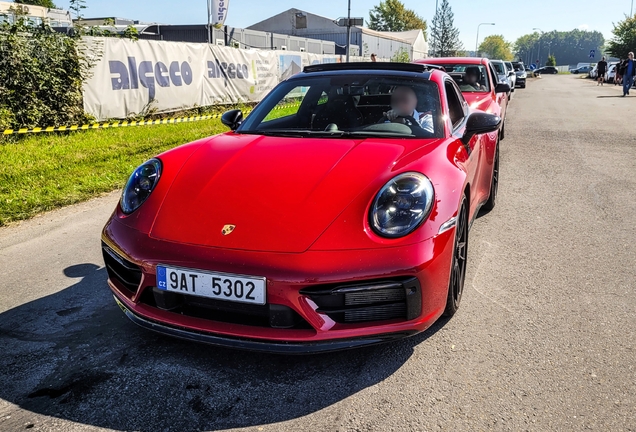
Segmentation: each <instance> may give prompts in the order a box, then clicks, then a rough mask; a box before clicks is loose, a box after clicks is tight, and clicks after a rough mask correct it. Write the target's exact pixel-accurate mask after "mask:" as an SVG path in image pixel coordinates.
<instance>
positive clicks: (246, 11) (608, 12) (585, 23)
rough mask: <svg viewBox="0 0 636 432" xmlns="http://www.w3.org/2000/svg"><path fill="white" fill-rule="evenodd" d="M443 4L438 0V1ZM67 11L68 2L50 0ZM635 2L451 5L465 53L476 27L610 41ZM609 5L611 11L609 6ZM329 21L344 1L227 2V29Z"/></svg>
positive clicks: (181, 19) (170, 2) (96, 12)
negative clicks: (296, 14) (306, 17)
mask: <svg viewBox="0 0 636 432" xmlns="http://www.w3.org/2000/svg"><path fill="white" fill-rule="evenodd" d="M439 1H440V2H441V0H439ZM54 2H55V4H56V5H57V6H58V7H62V8H65V9H67V8H68V4H69V1H68V0H54ZM402 2H403V3H404V5H405V6H406V7H407V8H409V9H413V10H414V11H415V12H416V13H417V14H418V15H420V16H421V17H422V18H424V19H425V20H426V21H427V22H428V23H429V25H430V22H431V21H432V19H433V15H434V14H435V0H402ZM379 3H380V0H351V16H352V17H364V18H365V21H366V20H368V19H369V10H370V9H371V8H373V6H376V5H377V4H379ZM632 3H633V0H614V1H612V2H609V3H607V4H604V3H602V2H601V3H599V2H598V1H591V0H521V1H515V0H505V1H504V0H450V5H451V8H452V10H453V13H454V14H455V27H457V28H459V30H460V38H461V40H462V42H463V44H464V48H465V49H466V50H469V51H470V50H474V49H475V43H476V36H477V26H478V24H479V23H486V22H487V23H495V25H494V26H490V25H482V26H481V27H480V30H479V41H480V42H481V41H483V38H484V37H486V36H488V35H493V34H500V35H503V36H504V38H505V39H506V40H508V41H510V42H514V41H515V40H516V39H517V38H518V37H519V36H522V35H524V34H528V33H532V31H533V28H539V29H541V30H542V31H544V32H548V31H552V30H559V31H568V30H573V29H576V28H579V29H584V30H590V31H591V30H597V31H600V32H601V33H603V35H604V36H605V38H606V39H610V38H611V37H612V29H613V24H612V23H615V22H618V21H621V20H622V19H624V18H625V16H626V14H629V13H630V8H631V7H632ZM206 4H207V3H206V0H86V6H87V8H86V9H85V10H84V17H86V18H89V17H102V16H116V17H119V18H129V19H134V20H140V21H145V22H158V23H162V24H203V23H205V22H207V18H206V13H207V6H206ZM610 5H611V6H610ZM293 7H294V8H297V9H301V10H304V11H306V12H311V13H314V14H317V15H322V16H326V17H329V18H334V19H336V18H338V17H346V16H347V2H345V1H344V0H338V1H337V0H322V1H319V2H316V1H315V0H311V1H310V0H294V1H291V0H279V1H276V2H273V1H265V0H229V11H228V17H227V20H226V24H227V25H229V26H232V27H239V28H245V27H248V26H250V25H252V24H255V23H257V22H259V21H261V20H263V19H265V18H268V17H270V16H272V15H276V14H277V13H279V12H283V11H285V10H287V9H290V8H293Z"/></svg>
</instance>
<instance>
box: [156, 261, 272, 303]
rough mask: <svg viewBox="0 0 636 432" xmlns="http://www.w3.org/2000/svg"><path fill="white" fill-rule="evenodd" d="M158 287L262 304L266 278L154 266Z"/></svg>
mask: <svg viewBox="0 0 636 432" xmlns="http://www.w3.org/2000/svg"><path fill="white" fill-rule="evenodd" d="M157 288H159V289H160V290H164V291H170V292H176V293H180V294H189V295H194V296H199V297H207V298H212V299H217V300H226V301H233V302H240V303H253V304H260V305H264V304H265V300H266V299H265V278H259V277H252V276H242V275H235V274H228V273H216V272H208V271H201V270H190V269H184V268H176V267H168V266H163V265H158V266H157Z"/></svg>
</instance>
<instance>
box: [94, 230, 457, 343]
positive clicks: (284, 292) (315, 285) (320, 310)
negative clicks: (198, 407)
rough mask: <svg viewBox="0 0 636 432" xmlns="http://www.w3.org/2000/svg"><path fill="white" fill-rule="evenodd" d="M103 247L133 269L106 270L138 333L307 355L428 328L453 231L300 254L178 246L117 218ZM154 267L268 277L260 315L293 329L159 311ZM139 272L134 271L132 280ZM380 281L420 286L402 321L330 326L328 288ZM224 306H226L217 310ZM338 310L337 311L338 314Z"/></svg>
mask: <svg viewBox="0 0 636 432" xmlns="http://www.w3.org/2000/svg"><path fill="white" fill-rule="evenodd" d="M102 239H103V242H104V244H105V248H107V249H110V250H112V251H114V252H115V253H116V255H117V256H119V257H121V261H122V262H123V263H128V265H129V266H130V269H129V270H130V271H128V270H126V268H124V267H122V268H121V269H123V271H121V270H119V271H118V273H117V272H116V273H112V272H111V270H112V269H111V268H110V267H109V266H108V265H107V269H108V270H109V280H108V284H109V286H110V288H111V290H112V291H113V294H114V295H115V298H116V300H117V303H118V304H119V305H120V307H121V308H122V310H123V311H124V313H125V314H126V315H127V316H128V317H129V318H130V319H131V320H132V321H133V322H135V323H137V324H138V325H140V326H142V327H145V328H147V329H150V330H154V331H157V332H160V333H164V334H167V335H170V336H174V337H179V338H183V339H189V340H194V341H198V342H206V343H211V344H215V345H224V346H229V347H234V348H240V349H247V350H254V351H267V352H281V353H311V352H321V351H333V350H341V349H347V348H355V347H360V346H364V345H371V344H376V343H381V342H385V341H388V340H392V339H397V338H402V337H405V336H409V335H412V334H415V333H418V332H420V331H423V330H425V329H426V328H428V327H429V326H430V325H432V324H433V323H434V322H435V321H436V320H437V318H439V316H440V315H441V314H442V312H443V310H444V307H445V305H446V296H447V290H448V279H449V273H450V263H451V258H452V245H453V239H454V229H450V230H448V231H446V232H444V233H442V234H439V235H438V236H436V237H434V238H432V239H429V240H427V241H424V242H421V243H419V244H415V245H410V246H405V247H396V248H380V249H375V250H358V251H307V252H304V253H301V254H280V253H262V252H261V253H255V252H249V251H238V250H223V249H218V248H209V247H199V246H193V245H179V244H174V243H169V242H165V241H159V240H155V239H152V238H150V237H149V236H148V235H145V234H142V233H140V232H138V231H136V230H134V229H132V228H130V227H128V226H126V225H124V224H122V223H121V222H119V221H117V220H115V219H111V220H110V221H109V222H108V224H107V225H106V227H105V228H104V232H103V236H102ZM109 259H110V258H109ZM158 263H162V264H166V265H175V266H180V267H188V268H192V269H201V270H212V271H221V272H226V273H237V274H249V275H258V276H264V277H266V278H267V305H266V306H267V307H269V312H267V311H265V312H267V313H270V314H271V313H272V310H275V312H276V313H281V314H282V315H277V317H281V316H283V317H284V316H293V318H292V323H295V324H297V325H291V326H290V325H287V324H289V322H286V321H285V320H283V325H282V326H278V325H277V324H276V323H277V322H279V321H277V320H278V318H275V319H272V316H271V315H270V316H269V320H268V319H264V320H261V321H258V323H256V322H255V323H252V322H251V321H250V322H243V321H241V320H238V318H237V317H239V313H243V311H238V312H236V313H233V312H232V311H229V312H228V310H225V311H220V312H219V311H217V310H209V311H207V310H203V312H204V313H203V314H201V313H198V314H193V315H188V313H184V312H183V311H179V310H170V308H162V307H160V306H161V304H160V303H156V302H153V301H152V300H151V301H148V299H150V298H151V297H152V295H153V293H154V292H156V289H154V287H155V285H156V276H155V269H156V265H157V264H158ZM107 264H108V263H107ZM136 269H139V273H135V272H136V271H137V270H136ZM124 273H125V274H124ZM377 281H382V283H385V284H386V281H397V283H403V284H405V285H406V284H408V283H411V282H409V281H415V282H413V283H411V285H409V287H410V289H411V290H412V289H413V288H412V286H417V290H418V291H417V294H418V295H417V296H415V297H412V299H411V304H410V305H409V304H408V301H407V303H406V306H405V309H406V311H405V314H404V316H403V317H397V316H393V315H391V316H388V317H387V318H388V319H381V318H383V317H384V315H383V314H386V310H384V311H381V312H380V313H379V314H376V315H372V316H371V318H369V317H368V316H366V315H364V314H363V315H362V316H363V318H364V319H363V321H360V322H347V321H346V320H344V319H339V318H336V317H337V316H339V317H344V316H345V315H346V314H345V313H344V312H343V311H342V310H338V307H334V306H333V305H331V304H330V301H327V302H322V303H321V301H322V300H321V299H322V297H319V296H320V295H324V292H325V289H327V291H328V290H329V289H332V288H334V287H337V288H340V289H342V287H343V286H344V287H349V286H352V285H355V286H359V285H360V284H363V285H371V284H374V283H377ZM356 284H357V285H356ZM389 285H390V284H389ZM394 285H395V284H394ZM376 293H377V291H376ZM376 297H377V296H376ZM414 298H417V302H418V304H417V308H413V299H414ZM333 299H335V296H334V297H333ZM354 300H355V298H354ZM407 300H408V299H407ZM226 305H227V302H225V304H224V305H222V306H226ZM329 307H331V310H329ZM370 309H373V308H370ZM387 310H388V309H387ZM413 311H415V313H414V312H413ZM339 312H343V313H341V314H340V315H337V314H338V313H339ZM261 313H263V310H256V311H255V312H254V314H255V316H256V315H258V314H261ZM365 313H366V312H365ZM358 315H360V314H358ZM374 317H376V318H378V319H374Z"/></svg>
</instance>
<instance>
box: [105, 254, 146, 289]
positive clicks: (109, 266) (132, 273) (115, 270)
mask: <svg viewBox="0 0 636 432" xmlns="http://www.w3.org/2000/svg"><path fill="white" fill-rule="evenodd" d="M102 255H103V256H104V263H105V264H106V271H107V272H108V278H109V279H110V280H112V281H117V282H119V283H120V284H121V285H123V287H124V288H126V289H128V290H129V291H130V292H133V293H134V292H135V291H137V288H138V287H139V284H140V283H141V268H140V267H139V266H138V265H135V264H133V263H131V262H130V261H128V260H127V259H125V258H123V257H122V256H120V255H119V254H118V253H117V252H115V251H114V250H113V249H111V248H110V247H108V246H107V245H106V244H104V243H102Z"/></svg>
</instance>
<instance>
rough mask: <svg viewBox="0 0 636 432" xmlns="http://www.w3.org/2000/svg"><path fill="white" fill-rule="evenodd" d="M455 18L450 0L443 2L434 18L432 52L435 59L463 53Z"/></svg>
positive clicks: (443, 0)
mask: <svg viewBox="0 0 636 432" xmlns="http://www.w3.org/2000/svg"><path fill="white" fill-rule="evenodd" d="M454 19H455V16H454V14H453V10H452V9H451V6H450V4H449V3H448V0H442V4H441V6H440V8H439V9H438V10H437V12H436V13H435V16H434V17H433V22H432V26H431V42H432V45H433V47H432V52H433V56H435V57H453V56H456V55H457V53H458V52H460V51H463V49H464V46H463V45H462V43H461V41H460V40H459V29H458V28H456V27H455V24H454Z"/></svg>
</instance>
